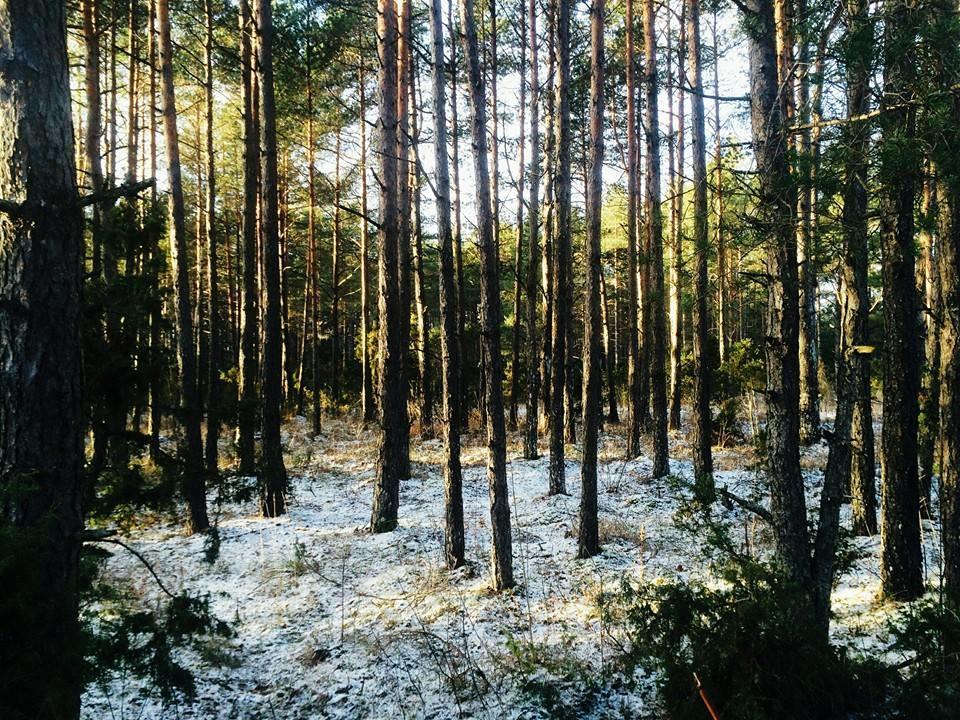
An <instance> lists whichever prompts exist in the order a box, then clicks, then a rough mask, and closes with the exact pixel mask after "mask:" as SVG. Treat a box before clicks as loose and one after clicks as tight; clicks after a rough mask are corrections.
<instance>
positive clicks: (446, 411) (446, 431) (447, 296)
mask: <svg viewBox="0 0 960 720" xmlns="http://www.w3.org/2000/svg"><path fill="white" fill-rule="evenodd" d="M430 36H431V39H432V41H433V43H432V51H433V56H432V57H433V120H434V127H435V128H436V130H435V132H436V136H435V138H434V143H433V147H434V153H435V154H434V158H435V162H436V173H437V175H436V177H437V185H436V188H437V231H438V235H439V239H440V322H441V326H440V355H441V362H442V365H443V446H444V453H445V457H444V465H443V487H444V521H445V524H444V543H443V548H444V556H445V558H446V561H447V567H449V568H451V569H452V568H457V567H460V566H461V565H463V564H464V562H465V561H466V558H465V542H464V528H463V476H462V473H461V468H460V421H459V418H458V417H457V411H458V408H459V401H460V389H459V388H458V387H457V382H458V380H459V373H458V372H457V365H458V364H459V362H460V356H459V352H458V347H457V308H456V283H455V279H456V278H455V271H456V268H455V267H454V262H453V229H452V228H451V226H450V169H449V166H448V160H447V116H446V102H447V101H446V85H445V79H444V62H443V18H442V10H441V6H440V0H430Z"/></svg>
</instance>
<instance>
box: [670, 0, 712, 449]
mask: <svg viewBox="0 0 960 720" xmlns="http://www.w3.org/2000/svg"><path fill="white" fill-rule="evenodd" d="M686 12H687V8H686V5H684V7H683V9H682V10H681V12H680V41H679V46H678V48H677V78H678V80H679V83H678V84H679V86H680V93H679V101H678V111H679V112H678V115H677V120H678V122H677V134H676V136H674V141H675V143H676V148H675V150H676V158H677V160H676V168H675V169H676V174H674V162H673V155H671V156H670V180H671V182H672V184H673V204H672V210H673V216H672V218H671V221H670V233H671V235H672V236H673V237H672V238H671V243H670V256H671V258H670V259H671V263H670V428H671V429H672V430H679V429H680V399H681V397H680V396H681V391H682V388H681V385H682V378H681V365H680V364H681V360H682V355H683V307H682V304H681V303H682V277H683V195H684V188H683V172H684V132H683V131H684V122H685V120H686V118H685V115H684V105H685V100H686V87H687V78H686V75H685V73H684V69H683V61H684V57H685V55H686V52H687V50H686V44H687V39H686V38H687V35H686V32H687V31H686V27H685V24H684V23H685V20H686ZM669 38H670V35H669V33H668V34H667V40H668V45H667V60H668V67H669V60H670V46H669ZM670 84H671V85H672V84H673V79H672V78H671V80H670ZM699 92H700V93H701V95H702V94H703V93H702V88H701V90H700V91H699ZM667 97H668V98H669V99H670V113H669V114H670V135H671V136H673V90H672V89H671V90H670V92H669V94H668V95H667ZM694 222H696V219H695V220H694Z"/></svg>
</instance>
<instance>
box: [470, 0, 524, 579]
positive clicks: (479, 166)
mask: <svg viewBox="0 0 960 720" xmlns="http://www.w3.org/2000/svg"><path fill="white" fill-rule="evenodd" d="M460 22H461V24H462V26H463V45H464V54H465V56H466V59H467V70H468V77H469V82H470V101H471V103H470V104H471V107H472V110H473V112H472V113H471V115H472V117H471V121H472V122H471V136H472V139H473V162H474V171H475V174H476V186H477V244H478V246H479V250H480V326H481V331H480V332H481V337H482V339H483V346H484V362H485V367H484V370H485V374H486V378H487V382H486V403H485V405H486V425H487V448H488V457H487V483H488V486H489V494H490V529H491V532H492V534H493V543H492V546H493V550H492V553H491V558H490V561H491V576H492V577H491V582H492V585H493V588H494V589H495V590H504V589H506V588H509V587H513V548H512V539H511V536H510V500H509V497H508V493H507V446H506V427H505V423H504V417H503V360H502V359H501V357H500V317H501V316H500V280H499V260H498V258H497V247H496V242H495V238H494V223H493V216H492V214H491V204H490V177H489V173H488V171H487V122H486V114H487V108H486V97H485V92H484V86H483V76H482V74H481V72H480V48H479V43H478V41H477V28H476V20H475V18H474V7H473V0H460Z"/></svg>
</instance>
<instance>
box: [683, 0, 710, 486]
mask: <svg viewBox="0 0 960 720" xmlns="http://www.w3.org/2000/svg"><path fill="white" fill-rule="evenodd" d="M686 3H687V42H688V43H689V48H688V60H689V64H690V71H689V75H688V79H689V81H690V87H691V90H692V94H691V96H690V114H691V122H692V130H693V137H692V141H693V142H692V147H691V149H690V156H691V159H692V160H693V244H694V253H695V255H694V257H695V267H694V280H693V408H692V413H691V416H692V417H691V420H692V422H691V424H692V426H693V477H694V487H695V488H696V491H697V495H698V497H699V499H701V500H702V501H704V502H709V501H711V500H712V499H713V495H714V485H713V456H712V455H711V451H710V448H711V445H712V444H713V418H712V416H711V414H710V392H711V389H710V371H711V368H710V360H709V355H708V354H707V352H708V351H707V348H708V347H709V342H710V336H709V333H710V311H709V309H708V305H707V299H708V297H709V295H710V286H709V278H708V269H707V263H708V260H709V257H710V235H709V229H708V227H707V133H706V127H705V125H706V123H705V113H704V107H703V65H702V59H703V52H702V50H701V44H700V0H686Z"/></svg>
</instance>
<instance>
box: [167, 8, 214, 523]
mask: <svg viewBox="0 0 960 720" xmlns="http://www.w3.org/2000/svg"><path fill="white" fill-rule="evenodd" d="M157 22H158V25H159V30H160V80H161V83H160V84H161V88H162V92H161V101H162V108H163V125H164V139H165V141H166V146H167V172H168V174H169V185H170V200H169V207H170V230H171V231H172V233H173V235H172V237H171V238H170V260H171V262H172V263H173V268H172V269H173V280H174V309H175V315H176V327H177V364H178V369H179V372H180V394H181V397H180V402H181V411H182V414H183V426H184V427H183V429H184V436H185V438H184V439H185V444H184V446H183V449H182V451H181V452H182V454H183V459H184V464H185V467H184V471H183V494H184V497H185V498H186V500H187V505H188V506H189V509H190V520H189V528H190V530H191V531H192V532H203V531H204V530H206V529H207V528H208V527H209V525H210V523H209V521H208V519H207V497H206V482H205V479H204V467H203V441H202V438H201V436H200V398H199V392H198V389H197V355H196V348H195V347H194V344H193V313H192V309H191V302H190V270H189V262H188V256H187V228H186V220H185V215H184V201H183V183H182V180H181V177H180V136H179V134H178V132H177V107H176V103H175V101H174V87H173V43H172V42H171V40H170V3H169V0H158V2H157Z"/></svg>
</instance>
